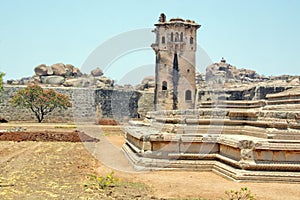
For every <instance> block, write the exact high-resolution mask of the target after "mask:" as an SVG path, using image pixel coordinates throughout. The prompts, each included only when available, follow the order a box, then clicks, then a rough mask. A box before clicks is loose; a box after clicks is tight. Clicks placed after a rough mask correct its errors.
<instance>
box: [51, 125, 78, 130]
mask: <svg viewBox="0 0 300 200" xmlns="http://www.w3.org/2000/svg"><path fill="white" fill-rule="evenodd" d="M54 128H57V129H58V128H64V129H73V128H77V126H75V125H64V126H54Z"/></svg>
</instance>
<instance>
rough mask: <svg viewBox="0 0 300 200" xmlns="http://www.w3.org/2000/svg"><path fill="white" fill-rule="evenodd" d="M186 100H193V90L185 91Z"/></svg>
mask: <svg viewBox="0 0 300 200" xmlns="http://www.w3.org/2000/svg"><path fill="white" fill-rule="evenodd" d="M185 100H186V101H191V100H192V92H191V90H187V91H185Z"/></svg>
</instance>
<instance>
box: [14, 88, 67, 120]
mask: <svg viewBox="0 0 300 200" xmlns="http://www.w3.org/2000/svg"><path fill="white" fill-rule="evenodd" d="M12 104H13V106H18V107H21V108H26V109H30V110H31V111H32V112H33V113H34V114H35V116H36V118H37V120H38V122H39V123H41V122H42V121H43V119H44V116H45V115H47V114H49V113H51V112H52V111H53V110H55V109H67V108H68V107H72V103H71V101H70V98H69V97H68V96H67V95H64V94H60V93H57V92H55V91H54V90H53V89H43V88H42V87H40V86H38V85H36V84H34V85H28V86H27V87H26V88H24V89H22V90H19V91H18V92H17V93H16V94H15V95H14V96H13V98H12Z"/></svg>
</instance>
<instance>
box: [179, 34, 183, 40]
mask: <svg viewBox="0 0 300 200" xmlns="http://www.w3.org/2000/svg"><path fill="white" fill-rule="evenodd" d="M182 41H183V32H181V33H180V42H182Z"/></svg>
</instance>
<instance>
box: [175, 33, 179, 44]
mask: <svg viewBox="0 0 300 200" xmlns="http://www.w3.org/2000/svg"><path fill="white" fill-rule="evenodd" d="M178 40H179V34H178V32H176V35H175V42H178Z"/></svg>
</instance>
